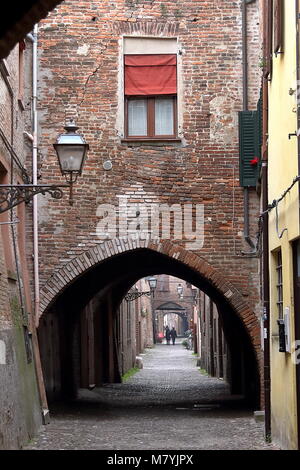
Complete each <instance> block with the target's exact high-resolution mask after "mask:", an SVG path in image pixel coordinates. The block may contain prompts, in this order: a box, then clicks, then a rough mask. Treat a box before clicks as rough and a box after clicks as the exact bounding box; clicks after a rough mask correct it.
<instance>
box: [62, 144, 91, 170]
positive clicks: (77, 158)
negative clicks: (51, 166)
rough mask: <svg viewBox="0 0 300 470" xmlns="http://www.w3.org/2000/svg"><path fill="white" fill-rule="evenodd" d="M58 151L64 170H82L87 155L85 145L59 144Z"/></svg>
mask: <svg viewBox="0 0 300 470" xmlns="http://www.w3.org/2000/svg"><path fill="white" fill-rule="evenodd" d="M56 151H57V154H58V159H59V162H60V166H61V169H62V172H65V171H76V172H80V171H81V168H82V163H83V158H84V155H85V147H84V146H83V145H72V146H70V145H60V144H57V145H56Z"/></svg>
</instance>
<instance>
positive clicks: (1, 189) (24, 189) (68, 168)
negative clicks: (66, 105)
mask: <svg viewBox="0 0 300 470" xmlns="http://www.w3.org/2000/svg"><path fill="white" fill-rule="evenodd" d="M77 129H78V127H77V126H76V125H75V123H74V122H70V123H69V124H67V125H66V126H65V130H66V133H65V134H60V135H59V136H58V138H57V141H56V143H55V144H53V146H54V148H55V150H56V153H57V158H58V162H59V166H60V171H61V173H62V175H64V176H65V178H66V181H67V184H63V185H56V184H50V185H41V184H16V185H13V184H0V214H1V213H3V212H6V211H7V210H10V209H12V208H13V207H15V206H17V205H18V204H21V203H22V202H29V201H30V200H31V199H33V197H34V196H35V195H36V194H46V193H49V194H50V195H51V196H52V197H53V198H54V199H61V198H62V197H63V192H62V189H61V188H66V187H69V188H70V197H69V203H70V205H72V204H73V184H74V183H75V182H76V181H77V178H78V176H80V175H81V173H82V168H83V164H84V160H85V158H86V154H87V151H88V149H89V145H88V144H87V143H86V142H85V140H84V138H83V137H82V136H81V135H80V134H77V133H76V131H77Z"/></svg>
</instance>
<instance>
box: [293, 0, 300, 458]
mask: <svg viewBox="0 0 300 470" xmlns="http://www.w3.org/2000/svg"><path fill="white" fill-rule="evenodd" d="M295 5H296V73H297V84H298V83H299V80H300V56H299V54H300V44H299V41H300V34H299V19H300V17H299V14H300V12H299V0H296V3H295ZM297 126H298V130H299V129H300V111H299V106H297ZM297 133H298V132H297ZM298 175H300V140H299V137H298ZM298 187H299V190H298V200H299V201H300V185H298ZM299 209H300V206H299ZM294 322H295V324H294V327H295V330H294V331H295V333H296V335H297V334H298V332H299V330H300V327H299V319H297V318H296V312H295V315H294ZM295 339H296V340H299V339H300V338H298V337H297V336H296V338H295ZM295 368H296V397H297V398H296V399H297V404H296V407H297V436H298V450H300V364H296V365H295Z"/></svg>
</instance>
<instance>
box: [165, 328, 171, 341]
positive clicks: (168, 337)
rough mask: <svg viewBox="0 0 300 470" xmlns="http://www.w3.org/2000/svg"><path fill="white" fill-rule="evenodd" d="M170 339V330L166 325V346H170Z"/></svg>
mask: <svg viewBox="0 0 300 470" xmlns="http://www.w3.org/2000/svg"><path fill="white" fill-rule="evenodd" d="M170 339H171V330H170V328H169V327H168V325H167V326H166V340H167V344H170Z"/></svg>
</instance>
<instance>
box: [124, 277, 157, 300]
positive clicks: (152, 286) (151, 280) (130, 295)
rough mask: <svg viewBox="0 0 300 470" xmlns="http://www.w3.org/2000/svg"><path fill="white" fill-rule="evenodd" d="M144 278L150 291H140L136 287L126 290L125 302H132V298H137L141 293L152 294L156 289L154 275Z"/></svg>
mask: <svg viewBox="0 0 300 470" xmlns="http://www.w3.org/2000/svg"><path fill="white" fill-rule="evenodd" d="M146 280H147V282H148V284H149V287H150V291H144V292H140V291H138V289H136V290H135V291H132V292H128V293H127V294H126V295H125V300H127V302H132V301H133V300H136V299H138V298H139V297H141V296H142V295H145V296H147V297H150V296H151V295H152V296H154V291H155V289H156V284H157V279H156V277H148V278H146Z"/></svg>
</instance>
